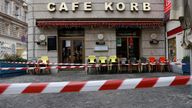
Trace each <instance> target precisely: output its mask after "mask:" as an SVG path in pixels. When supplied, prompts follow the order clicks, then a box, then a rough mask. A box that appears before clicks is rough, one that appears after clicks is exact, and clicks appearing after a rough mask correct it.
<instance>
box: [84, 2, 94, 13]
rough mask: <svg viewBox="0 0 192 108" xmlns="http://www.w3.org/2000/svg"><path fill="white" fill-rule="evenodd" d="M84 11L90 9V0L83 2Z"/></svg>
mask: <svg viewBox="0 0 192 108" xmlns="http://www.w3.org/2000/svg"><path fill="white" fill-rule="evenodd" d="M84 11H86V12H90V11H92V4H91V2H85V3H84Z"/></svg>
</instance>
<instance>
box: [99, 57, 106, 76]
mask: <svg viewBox="0 0 192 108" xmlns="http://www.w3.org/2000/svg"><path fill="white" fill-rule="evenodd" d="M99 63H100V67H99V72H102V73H103V72H105V71H106V72H107V57H99Z"/></svg>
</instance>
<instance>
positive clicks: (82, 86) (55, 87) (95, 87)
mask: <svg viewBox="0 0 192 108" xmlns="http://www.w3.org/2000/svg"><path fill="white" fill-rule="evenodd" d="M190 84H192V76H173V77H159V78H136V79H125V80H100V81H74V82H69V81H67V82H50V83H13V84H7V83H6V84H0V94H1V95H4V94H29V93H65V92H88V91H104V90H127V89H138V88H156V87H169V86H181V85H190Z"/></svg>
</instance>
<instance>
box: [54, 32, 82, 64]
mask: <svg viewBox="0 0 192 108" xmlns="http://www.w3.org/2000/svg"><path fill="white" fill-rule="evenodd" d="M84 39H85V38H84V37H78V36H73V37H59V39H58V41H59V42H58V61H59V62H60V63H61V62H62V44H63V40H71V41H73V40H82V42H83V52H82V61H83V62H82V63H85V59H84V58H85V40H84Z"/></svg>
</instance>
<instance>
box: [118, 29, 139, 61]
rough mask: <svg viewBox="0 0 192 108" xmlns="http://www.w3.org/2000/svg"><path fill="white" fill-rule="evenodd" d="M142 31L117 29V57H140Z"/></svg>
mask: <svg viewBox="0 0 192 108" xmlns="http://www.w3.org/2000/svg"><path fill="white" fill-rule="evenodd" d="M139 37H140V30H139V29H128V28H119V29H117V56H118V57H120V58H126V59H127V60H128V59H131V58H136V59H137V60H138V59H139V57H140V44H139V43H140V38H139Z"/></svg>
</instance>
